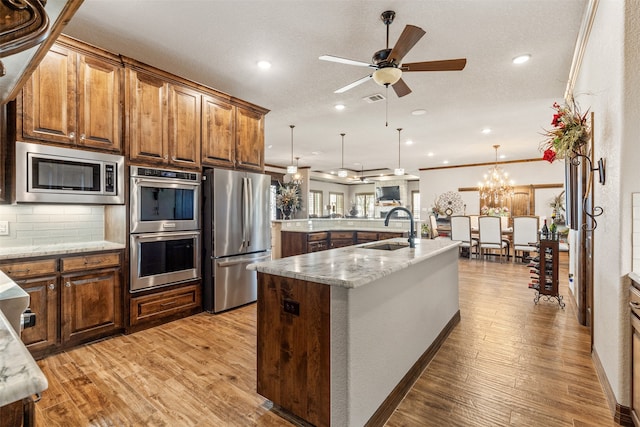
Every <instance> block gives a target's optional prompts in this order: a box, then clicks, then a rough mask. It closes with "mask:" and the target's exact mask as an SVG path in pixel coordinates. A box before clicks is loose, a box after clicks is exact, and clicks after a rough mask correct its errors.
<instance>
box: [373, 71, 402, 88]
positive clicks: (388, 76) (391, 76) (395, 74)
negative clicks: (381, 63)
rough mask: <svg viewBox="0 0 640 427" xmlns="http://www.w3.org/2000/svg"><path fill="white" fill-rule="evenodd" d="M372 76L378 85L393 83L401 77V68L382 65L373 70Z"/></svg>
mask: <svg viewBox="0 0 640 427" xmlns="http://www.w3.org/2000/svg"><path fill="white" fill-rule="evenodd" d="M372 77H373V80H374V81H375V82H376V83H378V84H379V85H380V86H385V85H394V84H396V83H397V82H398V80H400V77H402V70H400V69H399V68H396V67H384V68H380V69H377V70H376V71H374V72H373V76H372Z"/></svg>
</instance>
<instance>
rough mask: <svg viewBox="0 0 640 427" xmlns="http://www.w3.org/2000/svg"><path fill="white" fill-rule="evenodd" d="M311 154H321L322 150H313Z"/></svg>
mask: <svg viewBox="0 0 640 427" xmlns="http://www.w3.org/2000/svg"><path fill="white" fill-rule="evenodd" d="M311 154H313V155H314V156H317V155H319V154H320V151H312V152H311Z"/></svg>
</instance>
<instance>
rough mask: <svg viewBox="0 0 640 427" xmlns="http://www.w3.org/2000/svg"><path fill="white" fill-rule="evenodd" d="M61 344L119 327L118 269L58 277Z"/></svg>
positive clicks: (120, 325) (100, 334)
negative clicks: (60, 308)
mask: <svg viewBox="0 0 640 427" xmlns="http://www.w3.org/2000/svg"><path fill="white" fill-rule="evenodd" d="M62 282H63V283H64V286H63V287H62V303H61V305H62V342H63V343H68V342H80V341H85V340H87V339H91V338H98V337H99V336H102V335H108V334H111V333H113V332H114V331H115V330H117V329H119V328H122V324H123V322H122V290H121V286H120V270H119V269H111V270H101V271H97V272H93V273H86V274H78V275H64V276H62Z"/></svg>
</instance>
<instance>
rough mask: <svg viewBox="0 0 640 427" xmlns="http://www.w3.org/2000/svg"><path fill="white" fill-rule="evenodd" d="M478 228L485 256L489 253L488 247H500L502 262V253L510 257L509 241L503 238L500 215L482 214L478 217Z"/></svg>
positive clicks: (481, 250)
mask: <svg viewBox="0 0 640 427" xmlns="http://www.w3.org/2000/svg"><path fill="white" fill-rule="evenodd" d="M478 228H479V235H480V238H479V248H480V253H481V254H482V255H483V256H484V255H486V254H487V250H488V249H489V250H493V249H498V250H499V251H500V262H502V254H505V255H506V257H507V258H509V243H508V242H506V241H505V240H503V239H502V229H501V228H502V227H501V221H500V217H497V216H481V217H480V218H478Z"/></svg>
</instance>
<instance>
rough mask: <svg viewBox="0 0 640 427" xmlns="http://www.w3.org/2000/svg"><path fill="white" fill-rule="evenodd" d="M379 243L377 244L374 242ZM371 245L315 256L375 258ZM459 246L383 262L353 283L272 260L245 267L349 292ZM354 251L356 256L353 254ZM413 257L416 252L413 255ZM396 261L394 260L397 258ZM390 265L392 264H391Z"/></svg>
mask: <svg viewBox="0 0 640 427" xmlns="http://www.w3.org/2000/svg"><path fill="white" fill-rule="evenodd" d="M387 241H391V242H393V241H398V242H405V241H406V239H404V238H397V239H390V240H387ZM377 243H379V242H377ZM368 245H371V244H370V243H367V244H361V245H355V246H348V247H344V248H338V249H329V250H328V251H322V252H315V253H314V254H326V253H327V252H332V255H335V256H339V255H340V254H344V257H345V258H346V257H349V256H350V255H374V254H373V253H372V252H370V251H372V249H366V248H365V246H368ZM459 245H460V242H454V241H450V242H449V243H448V244H446V245H444V246H442V247H439V248H436V249H434V250H432V251H429V252H428V253H425V254H422V255H420V256H417V257H413V258H408V259H404V260H403V259H400V260H398V259H391V260H390V259H386V262H387V264H388V266H386V267H385V268H382V269H379V270H377V271H375V273H372V274H370V275H361V276H359V277H358V278H356V279H342V278H339V277H330V276H326V275H321V274H310V273H306V272H302V271H293V270H291V269H290V268H286V267H283V266H279V265H278V264H281V263H282V262H280V263H279V262H278V261H280V260H273V261H265V262H260V263H253V264H249V265H248V266H247V269H248V270H253V271H257V272H259V273H265V274H271V275H275V276H281V277H288V278H291V279H299V280H305V281H309V282H314V283H320V284H324V285H329V286H338V287H343V288H348V289H353V288H358V287H360V286H363V285H366V284H368V283H371V282H373V281H375V280H378V279H380V278H383V277H385V276H388V275H390V274H392V273H395V272H397V271H400V270H403V269H405V268H407V267H409V266H411V265H414V264H418V263H420V262H423V261H425V260H427V259H429V258H433V257H435V256H437V255H439V254H441V253H444V252H446V251H449V250H452V249H455V248H457V247H458V246H459ZM412 250H413V251H415V249H410V248H405V249H401V250H400V251H412ZM355 251H357V252H355ZM404 253H410V252H404ZM414 253H415V252H414ZM307 255H311V254H304V255H296V256H293V257H287V258H281V260H295V258H298V259H304V258H301V257H305V256H307ZM376 255H377V256H378V257H384V256H385V254H384V253H379V254H376ZM394 255H396V256H399V255H402V253H401V252H397V253H395V254H394ZM396 258H397V257H396ZM390 261H391V262H390Z"/></svg>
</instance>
